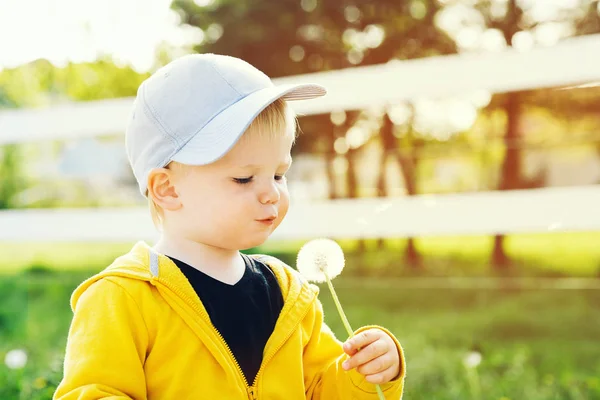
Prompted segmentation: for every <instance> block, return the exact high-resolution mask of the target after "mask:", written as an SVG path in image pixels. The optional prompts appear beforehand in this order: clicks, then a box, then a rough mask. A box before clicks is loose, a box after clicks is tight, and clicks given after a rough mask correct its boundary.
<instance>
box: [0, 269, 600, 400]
mask: <svg viewBox="0 0 600 400" xmlns="http://www.w3.org/2000/svg"><path fill="white" fill-rule="evenodd" d="M91 273H92V271H78V272H37V273H28V274H25V275H18V276H12V277H3V278H0V304H1V305H2V307H1V308H0V360H3V359H4V356H5V354H6V352H7V351H8V350H10V349H14V348H23V349H25V350H26V351H27V352H28V354H29V362H28V364H27V366H26V368H25V369H23V370H17V371H14V370H8V369H7V368H5V367H4V365H3V364H0V399H3V400H13V399H15V400H16V399H19V400H20V399H27V400H41V399H50V398H51V394H52V392H53V390H54V388H55V386H56V384H57V383H58V381H59V379H60V376H61V369H60V368H61V360H62V357H63V351H64V345H65V340H66V335H67V331H68V326H69V322H70V319H71V311H70V309H69V297H70V295H71V292H72V290H73V289H74V287H75V286H76V285H77V284H78V283H79V282H81V280H83V279H84V278H86V277H87V276H89V275H90V274H91ZM356 282H357V281H356V280H355V279H344V277H340V278H337V279H336V280H335V281H334V284H335V285H336V288H337V291H338V295H339V297H340V300H341V302H342V305H343V306H344V309H345V311H346V313H347V315H348V318H349V320H350V323H351V324H352V325H353V327H354V328H357V327H358V326H361V325H367V324H373V323H374V324H381V325H384V326H386V327H388V328H389V329H390V330H392V331H393V332H394V333H395V334H396V335H397V336H398V338H399V339H400V340H401V342H402V344H403V346H404V349H405V352H406V356H407V360H408V375H407V380H406V389H405V399H410V400H418V399H427V400H429V399H435V400H450V399H452V400H454V399H460V400H467V399H475V398H476V397H473V396H472V391H473V390H476V386H474V385H476V383H477V382H478V385H480V387H481V389H480V390H481V393H482V395H481V397H480V398H481V399H495V400H500V399H503V400H506V399H511V400H521V399H527V400H555V399H556V400H558V399H560V400H563V399H573V400H579V399H581V400H583V399H586V400H594V399H600V378H599V377H600V345H599V344H598V343H599V342H598V338H600V307H598V305H599V304H600V291H592V290H588V291H585V290H565V291H551V290H537V291H515V290H513V291H502V290H479V289H471V290H450V289H447V290H440V289H436V290H413V289H402V290H397V289H394V288H387V289H386V287H388V286H385V285H381V286H378V284H379V283H382V281H380V280H378V279H376V278H372V279H370V280H369V281H368V282H365V285H360V284H359V285H358V286H357V284H356ZM320 298H321V300H322V301H323V303H324V307H325V312H326V320H327V321H328V323H329V324H330V326H331V327H332V329H333V330H334V332H335V333H336V334H337V335H338V337H339V338H340V339H343V338H345V336H344V329H343V327H342V324H341V321H340V319H339V317H338V315H337V313H336V311H335V308H334V306H333V302H332V301H331V296H330V294H329V292H328V290H327V288H326V287H323V288H322V291H321V294H320ZM475 349H476V350H478V351H480V352H481V354H482V362H481V364H480V365H479V366H478V367H477V368H476V369H470V370H468V369H467V368H466V367H465V366H464V365H463V359H464V357H465V356H466V355H467V353H468V352H469V351H472V350H475ZM469 374H470V375H469ZM469 376H471V377H472V380H471V381H469V378H468V377H469ZM469 382H471V383H469Z"/></svg>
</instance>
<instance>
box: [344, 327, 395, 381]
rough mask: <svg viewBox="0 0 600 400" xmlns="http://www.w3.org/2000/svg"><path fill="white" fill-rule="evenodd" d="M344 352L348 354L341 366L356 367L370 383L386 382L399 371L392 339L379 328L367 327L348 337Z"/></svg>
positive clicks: (345, 367) (393, 377) (346, 368)
mask: <svg viewBox="0 0 600 400" xmlns="http://www.w3.org/2000/svg"><path fill="white" fill-rule="evenodd" d="M344 352H346V354H348V355H349V356H350V358H349V359H347V360H346V361H344V363H343V364H342V367H343V368H344V369H345V370H346V371H349V370H351V369H352V368H356V371H358V372H359V373H360V374H362V375H364V376H365V378H366V380H367V381H368V382H370V383H374V384H375V383H377V384H382V383H387V382H389V381H391V380H393V379H395V378H397V377H398V374H399V373H400V355H399V354H398V349H397V348H396V343H394V340H393V339H392V338H391V337H390V336H389V335H388V334H387V333H385V332H384V331H382V330H381V329H368V330H366V331H363V332H360V333H359V334H358V335H356V336H354V337H352V338H350V339H348V340H347V341H346V342H345V343H344Z"/></svg>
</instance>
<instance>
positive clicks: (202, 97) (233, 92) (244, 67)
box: [125, 54, 327, 196]
mask: <svg viewBox="0 0 600 400" xmlns="http://www.w3.org/2000/svg"><path fill="white" fill-rule="evenodd" d="M326 93H327V92H326V90H325V88H323V87H322V86H320V85H315V84H286V85H277V86H276V85H274V84H273V82H272V81H271V80H270V79H269V77H268V76H267V75H265V74H264V73H263V72H261V71H260V70H258V69H257V68H255V67H253V66H252V65H250V64H249V63H247V62H246V61H243V60H241V59H239V58H235V57H230V56H224V55H217V54H191V55H186V56H183V57H180V58H178V59H176V60H174V61H172V62H170V63H169V64H167V65H165V66H164V67H162V68H160V69H158V70H157V71H156V72H155V73H154V74H152V76H150V77H149V78H148V79H146V80H145V81H144V82H142V84H141V85H140V87H139V88H138V91H137V96H136V98H135V101H134V104H133V111H132V113H131V116H130V119H129V123H128V126H127V130H126V134H125V138H126V150H127V157H128V159H129V163H130V164H131V168H132V169H133V173H134V175H135V178H136V180H137V182H138V185H139V189H140V192H141V193H142V195H144V196H146V190H147V186H146V185H147V180H148V173H149V172H150V170H151V169H152V168H160V167H164V166H166V165H167V164H169V162H171V161H177V162H180V163H183V164H188V165H205V164H210V163H212V162H215V161H217V160H218V159H219V158H221V157H223V156H224V155H225V154H226V153H227V152H228V151H229V150H230V149H231V148H232V147H233V146H234V145H235V143H236V142H237V141H238V139H239V138H240V137H241V136H242V134H243V133H244V132H245V131H246V129H247V128H248V126H249V125H250V124H251V123H252V121H253V120H254V119H255V118H256V116H257V115H258V114H260V112H261V111H262V110H264V109H265V108H266V107H267V106H268V105H269V104H271V103H273V102H274V101H275V100H277V99H279V98H281V99H284V100H287V101H291V100H307V99H312V98H315V97H320V96H323V95H325V94H326Z"/></svg>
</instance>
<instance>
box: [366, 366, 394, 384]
mask: <svg viewBox="0 0 600 400" xmlns="http://www.w3.org/2000/svg"><path fill="white" fill-rule="evenodd" d="M396 375H397V373H396V370H395V369H394V368H393V367H390V368H388V369H386V370H385V371H382V372H379V373H376V374H372V375H367V376H365V379H366V380H367V381H368V382H369V383H374V384H379V383H387V382H389V381H391V380H392V379H394V378H395V377H396Z"/></svg>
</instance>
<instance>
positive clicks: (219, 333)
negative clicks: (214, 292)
mask: <svg viewBox="0 0 600 400" xmlns="http://www.w3.org/2000/svg"><path fill="white" fill-rule="evenodd" d="M162 284H163V285H165V286H166V287H167V288H169V290H171V291H173V292H175V293H176V294H177V296H178V297H179V298H180V299H184V300H185V299H187V296H185V295H184V294H183V293H182V292H181V291H180V290H179V288H176V287H171V285H170V284H168V283H166V282H164V281H163V282H162ZM185 301H186V303H188V305H191V306H192V308H193V309H194V311H196V313H197V314H198V315H199V316H200V317H201V318H202V320H203V321H204V322H205V323H207V324H208V326H210V327H211V328H212V330H213V332H214V333H215V334H216V335H217V337H218V338H219V341H220V342H221V344H222V345H223V346H224V347H225V349H226V350H227V354H229V357H230V358H231V361H233V364H234V365H235V368H236V369H237V371H238V373H239V377H240V378H241V379H242V382H243V383H244V387H245V388H246V390H247V391H248V389H250V387H249V386H248V381H247V380H246V377H245V376H244V372H243V371H242V367H240V364H239V363H238V362H237V360H236V359H235V356H234V355H233V352H232V351H231V349H230V348H229V345H227V342H226V341H225V339H224V338H223V335H221V332H219V331H218V330H217V328H215V327H214V325H213V324H212V322H211V321H210V317H209V316H208V315H207V314H206V313H205V312H202V310H201V309H200V308H199V307H198V306H197V304H195V303H194V302H190V301H187V300H185ZM248 392H249V391H248ZM250 399H252V400H254V399H253V398H250Z"/></svg>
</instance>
